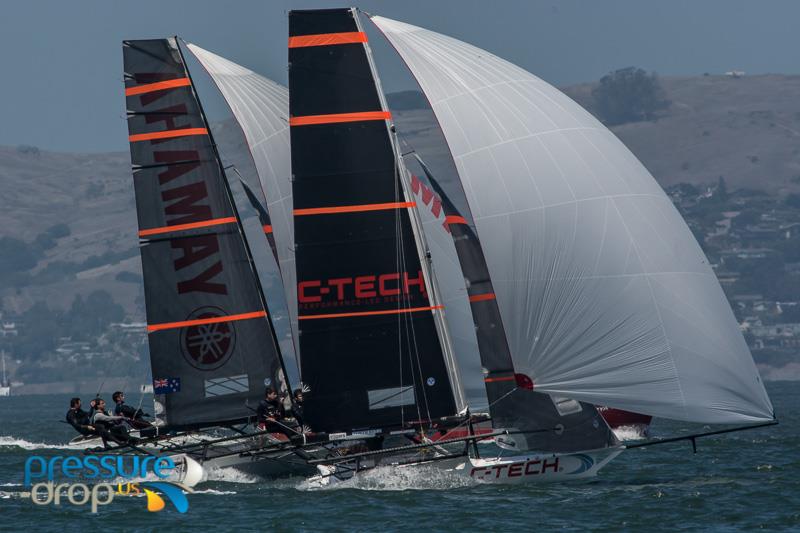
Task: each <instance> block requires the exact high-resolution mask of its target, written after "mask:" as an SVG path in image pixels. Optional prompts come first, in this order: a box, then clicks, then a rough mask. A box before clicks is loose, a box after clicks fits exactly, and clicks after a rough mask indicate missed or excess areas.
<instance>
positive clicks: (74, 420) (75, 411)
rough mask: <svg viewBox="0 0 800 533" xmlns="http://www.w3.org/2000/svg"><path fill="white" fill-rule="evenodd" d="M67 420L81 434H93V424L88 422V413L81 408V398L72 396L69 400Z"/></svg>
mask: <svg viewBox="0 0 800 533" xmlns="http://www.w3.org/2000/svg"><path fill="white" fill-rule="evenodd" d="M67 422H68V423H69V425H70V426H72V427H74V428H75V431H77V432H78V433H80V434H81V435H84V436H88V435H94V433H95V430H94V426H92V425H91V424H90V423H89V413H87V412H86V411H84V410H83V409H81V399H80V398H72V399H71V400H70V401H69V411H67Z"/></svg>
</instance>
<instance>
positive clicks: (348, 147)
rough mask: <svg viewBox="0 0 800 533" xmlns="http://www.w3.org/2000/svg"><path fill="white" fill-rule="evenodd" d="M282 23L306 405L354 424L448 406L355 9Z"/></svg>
mask: <svg viewBox="0 0 800 533" xmlns="http://www.w3.org/2000/svg"><path fill="white" fill-rule="evenodd" d="M289 35H290V37H289V64H290V67H289V97H290V98H289V102H290V126H291V145H292V174H293V197H294V208H295V211H294V215H295V216H294V224H295V244H296V249H295V259H296V265H297V279H298V310H299V313H298V314H299V346H300V355H301V370H302V377H303V381H304V382H305V383H307V384H308V385H309V386H310V388H311V392H310V394H309V395H307V398H306V404H307V405H306V418H307V419H308V421H309V422H310V424H311V426H312V427H313V428H314V429H318V430H327V431H350V430H354V429H359V428H376V427H391V426H402V425H404V424H412V423H416V422H418V421H420V420H422V421H427V420H431V419H434V418H438V417H442V416H448V415H453V414H454V413H455V401H454V398H453V391H452V387H451V384H450V381H449V378H448V372H447V368H446V366H445V363H444V359H443V354H442V347H441V344H440V341H439V338H438V335H437V331H436V326H435V323H434V319H433V315H432V311H433V307H434V306H433V305H432V304H431V300H430V299H429V297H428V294H427V290H426V284H425V279H424V277H423V273H422V272H423V269H422V267H421V263H420V258H419V254H418V251H417V247H416V241H415V236H414V232H413V231H412V226H411V222H410V219H409V212H408V209H409V207H411V206H413V203H412V202H408V201H406V199H405V197H404V194H403V189H402V184H401V181H400V175H399V172H398V161H397V160H396V156H395V153H394V150H393V147H392V141H391V137H390V131H389V125H388V123H387V120H388V119H390V115H389V113H388V112H387V111H386V109H384V108H383V106H382V103H381V98H380V97H379V93H378V88H377V85H376V80H375V78H374V76H373V72H372V68H371V65H370V60H369V57H368V50H367V44H366V40H367V38H366V36H365V35H364V33H363V32H362V30H361V27H360V24H359V22H358V19H357V16H356V13H355V11H354V10H352V9H332V10H317V11H292V12H290V14H289Z"/></svg>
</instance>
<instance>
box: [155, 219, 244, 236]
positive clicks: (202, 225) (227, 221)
mask: <svg viewBox="0 0 800 533" xmlns="http://www.w3.org/2000/svg"><path fill="white" fill-rule="evenodd" d="M235 222H236V217H225V218H212V219H211V220H202V221H200V222H190V223H188V224H174V225H172V226H162V227H160V228H151V229H143V230H142V231H140V232H139V237H147V236H149V235H160V234H162V233H170V232H172V231H183V230H187V229H197V228H206V227H208V226H219V225H220V224H233V223H235Z"/></svg>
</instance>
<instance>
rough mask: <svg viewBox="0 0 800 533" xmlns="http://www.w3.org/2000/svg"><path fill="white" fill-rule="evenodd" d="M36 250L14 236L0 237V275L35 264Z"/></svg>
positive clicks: (37, 256)
mask: <svg viewBox="0 0 800 533" xmlns="http://www.w3.org/2000/svg"><path fill="white" fill-rule="evenodd" d="M38 260H39V253H38V250H37V249H36V248H34V247H31V246H28V245H27V244H25V242H23V241H21V240H19V239H15V238H14V237H2V238H0V275H5V274H10V273H12V272H22V271H25V270H28V269H30V268H33V267H34V266H36V262H37V261H38Z"/></svg>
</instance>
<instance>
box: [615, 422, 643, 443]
mask: <svg viewBox="0 0 800 533" xmlns="http://www.w3.org/2000/svg"><path fill="white" fill-rule="evenodd" d="M648 430H649V428H648V426H641V425H635V426H619V427H617V428H614V430H613V431H614V435H616V436H617V438H618V439H619V440H621V441H623V442H625V441H632V440H643V439H646V438H647V437H648Z"/></svg>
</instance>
